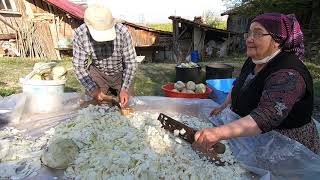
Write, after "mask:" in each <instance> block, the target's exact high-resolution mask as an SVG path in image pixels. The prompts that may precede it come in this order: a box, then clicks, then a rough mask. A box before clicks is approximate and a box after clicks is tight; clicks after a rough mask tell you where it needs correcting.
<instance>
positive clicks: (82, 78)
mask: <svg viewBox="0 0 320 180" xmlns="http://www.w3.org/2000/svg"><path fill="white" fill-rule="evenodd" d="M87 58H88V55H87V53H86V52H85V51H84V50H83V48H82V46H81V45H79V43H77V41H75V42H74V44H73V59H72V63H73V66H74V70H75V74H76V77H77V79H78V81H79V82H80V83H81V84H82V85H83V86H84V87H85V88H86V90H87V91H88V92H89V93H91V92H93V91H94V90H96V89H97V85H96V83H95V82H94V81H93V80H92V78H91V77H90V75H89V72H88V69H87V66H88V59H87Z"/></svg>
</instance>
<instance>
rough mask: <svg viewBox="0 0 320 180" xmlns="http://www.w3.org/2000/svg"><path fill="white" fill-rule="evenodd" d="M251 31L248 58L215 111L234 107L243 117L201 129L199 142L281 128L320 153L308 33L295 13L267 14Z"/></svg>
mask: <svg viewBox="0 0 320 180" xmlns="http://www.w3.org/2000/svg"><path fill="white" fill-rule="evenodd" d="M245 35H246V37H245V38H246V46H247V56H248V59H247V61H246V62H245V63H244V65H243V67H242V70H241V73H240V75H239V77H238V78H237V80H236V82H235V84H234V87H233V88H232V91H231V93H230V94H229V95H228V98H227V99H226V101H225V102H224V103H223V104H222V105H221V106H220V107H218V108H216V109H213V110H212V112H211V114H212V115H215V114H217V113H219V112H221V111H222V110H223V109H224V108H225V107H227V106H228V105H229V104H231V109H232V110H233V111H234V112H235V113H237V114H238V115H240V116H241V117H242V118H240V119H238V120H236V121H234V122H232V123H229V124H226V125H223V126H219V127H216V128H207V129H203V130H201V131H198V132H197V133H196V135H195V139H196V142H195V144H194V145H195V147H198V148H202V150H208V149H209V148H210V147H212V145H213V144H215V143H216V142H218V141H220V140H224V139H230V138H235V137H240V136H253V135H257V134H260V133H265V132H268V131H271V130H276V131H278V132H280V133H281V134H283V135H285V136H287V137H289V138H291V139H294V140H296V141H298V142H300V143H301V144H303V145H305V146H306V147H307V148H309V149H310V150H312V151H313V152H315V153H319V152H320V140H319V136H318V132H317V129H316V126H315V123H314V122H313V120H312V118H311V115H312V110H313V82H312V77H311V75H310V73H309V71H308V69H307V68H306V66H305V65H304V64H303V62H302V60H303V55H304V45H303V34H302V32H301V30H300V26H299V23H298V22H297V20H296V18H295V17H294V15H284V14H279V13H267V14H263V15H260V16H257V17H256V18H255V19H253V20H252V22H251V25H250V30H249V32H248V33H247V34H245Z"/></svg>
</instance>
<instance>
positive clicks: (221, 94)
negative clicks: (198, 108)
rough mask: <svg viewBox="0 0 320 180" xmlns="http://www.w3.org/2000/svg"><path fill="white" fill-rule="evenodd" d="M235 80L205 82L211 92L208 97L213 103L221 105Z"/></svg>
mask: <svg viewBox="0 0 320 180" xmlns="http://www.w3.org/2000/svg"><path fill="white" fill-rule="evenodd" d="M234 80H235V79H210V80H207V81H206V83H207V85H208V86H209V87H210V88H211V89H212V90H213V91H212V93H211V94H210V95H209V97H210V98H212V99H213V100H214V101H215V102H217V103H218V104H222V103H223V102H224V101H225V99H226V98H227V96H228V93H229V92H230V90H231V87H232V84H233V82H234Z"/></svg>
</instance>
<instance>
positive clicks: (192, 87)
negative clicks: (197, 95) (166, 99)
mask: <svg viewBox="0 0 320 180" xmlns="http://www.w3.org/2000/svg"><path fill="white" fill-rule="evenodd" d="M187 89H188V90H192V91H194V90H195V89H196V84H195V83H194V82H193V81H188V82H187Z"/></svg>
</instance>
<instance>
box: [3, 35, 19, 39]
mask: <svg viewBox="0 0 320 180" xmlns="http://www.w3.org/2000/svg"><path fill="white" fill-rule="evenodd" d="M16 37H17V36H16V34H0V40H9V39H16Z"/></svg>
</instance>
